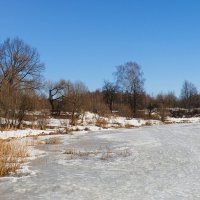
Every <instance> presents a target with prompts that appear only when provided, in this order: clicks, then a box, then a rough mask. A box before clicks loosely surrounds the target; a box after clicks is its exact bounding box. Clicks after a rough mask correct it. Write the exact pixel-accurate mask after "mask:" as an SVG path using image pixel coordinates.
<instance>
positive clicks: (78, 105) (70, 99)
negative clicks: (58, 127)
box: [65, 81, 88, 125]
mask: <svg viewBox="0 0 200 200" xmlns="http://www.w3.org/2000/svg"><path fill="white" fill-rule="evenodd" d="M65 91H66V94H65V101H66V106H67V109H68V110H69V111H70V112H71V124H72V125H75V123H76V119H77V117H78V116H79V115H80V112H82V111H83V109H84V103H85V95H86V93H87V92H88V88H87V87H86V86H85V84H84V83H82V82H80V81H79V82H75V83H69V84H68V87H67V88H66V90H65Z"/></svg>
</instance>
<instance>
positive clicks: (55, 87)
mask: <svg viewBox="0 0 200 200" xmlns="http://www.w3.org/2000/svg"><path fill="white" fill-rule="evenodd" d="M46 85H47V88H48V92H49V98H48V100H49V103H50V105H51V114H52V115H60V111H61V108H62V105H63V100H64V97H65V90H66V88H67V86H68V85H69V83H68V82H66V81H65V80H60V81H58V82H55V83H52V82H48V83H47V84H46Z"/></svg>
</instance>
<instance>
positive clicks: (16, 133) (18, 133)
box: [0, 129, 52, 139]
mask: <svg viewBox="0 0 200 200" xmlns="http://www.w3.org/2000/svg"><path fill="white" fill-rule="evenodd" d="M51 132H52V130H34V129H25V130H11V131H0V138H1V139H7V138H21V137H25V136H31V135H39V134H49V133H51Z"/></svg>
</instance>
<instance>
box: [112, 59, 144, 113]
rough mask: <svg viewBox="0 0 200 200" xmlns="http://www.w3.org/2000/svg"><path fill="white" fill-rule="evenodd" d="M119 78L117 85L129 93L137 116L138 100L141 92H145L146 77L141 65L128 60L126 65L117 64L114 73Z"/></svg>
mask: <svg viewBox="0 0 200 200" xmlns="http://www.w3.org/2000/svg"><path fill="white" fill-rule="evenodd" d="M114 75H115V76H116V79H117V85H118V86H119V87H120V88H121V89H122V91H124V92H127V93H128V101H129V105H130V108H131V111H132V114H133V115H134V116H135V114H136V111H137V100H138V96H139V94H140V93H142V92H143V86H144V78H143V72H142V70H141V66H140V65H138V64H137V63H135V62H127V63H125V64H124V65H120V66H117V71H116V72H115V73H114Z"/></svg>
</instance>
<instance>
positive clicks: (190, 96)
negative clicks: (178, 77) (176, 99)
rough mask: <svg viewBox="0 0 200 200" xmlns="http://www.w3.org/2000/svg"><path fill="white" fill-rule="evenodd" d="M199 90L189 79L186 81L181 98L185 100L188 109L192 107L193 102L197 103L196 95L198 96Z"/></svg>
mask: <svg viewBox="0 0 200 200" xmlns="http://www.w3.org/2000/svg"><path fill="white" fill-rule="evenodd" d="M197 94H198V91H197V88H196V86H195V85H194V84H193V83H191V82H189V81H187V80H186V81H184V83H183V86H182V89H181V100H182V102H183V105H184V106H185V107H186V108H187V109H189V110H190V109H191V107H192V106H193V104H194V103H195V97H196V96H197Z"/></svg>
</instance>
